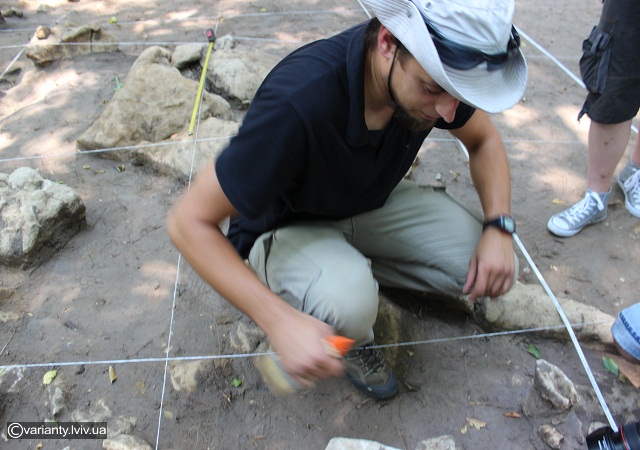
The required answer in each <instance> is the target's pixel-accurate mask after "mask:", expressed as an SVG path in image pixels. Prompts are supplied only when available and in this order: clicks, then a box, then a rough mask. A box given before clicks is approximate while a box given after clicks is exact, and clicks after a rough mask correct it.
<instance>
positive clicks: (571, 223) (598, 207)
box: [547, 189, 611, 237]
mask: <svg viewBox="0 0 640 450" xmlns="http://www.w3.org/2000/svg"><path fill="white" fill-rule="evenodd" d="M610 193H611V191H609V192H605V193H603V194H598V193H597V192H593V191H591V190H589V189H587V193H586V194H585V196H584V198H583V199H582V200H580V201H579V202H578V203H576V204H575V205H573V206H572V207H571V208H569V209H565V210H564V211H562V212H559V213H558V214H554V215H553V216H551V219H549V222H547V228H548V229H549V231H551V232H552V233H553V234H555V235H557V236H562V237H569V236H573V235H576V234H578V233H579V232H580V231H582V229H583V228H584V227H586V226H587V225H591V224H594V223H598V222H602V221H603V220H604V219H606V218H607V200H608V199H609V194H610Z"/></svg>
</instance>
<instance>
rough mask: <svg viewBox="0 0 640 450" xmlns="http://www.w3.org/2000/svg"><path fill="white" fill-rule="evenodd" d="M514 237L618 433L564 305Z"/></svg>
mask: <svg viewBox="0 0 640 450" xmlns="http://www.w3.org/2000/svg"><path fill="white" fill-rule="evenodd" d="M513 239H514V240H515V241H516V243H517V244H518V247H519V248H520V250H521V251H522V254H523V255H524V257H525V258H526V259H527V262H528V263H529V266H530V267H531V269H533V271H534V272H535V274H536V277H538V280H540V283H541V284H542V287H543V288H544V290H545V291H546V292H547V294H548V295H549V297H550V298H551V301H553V305H554V306H555V307H556V310H557V311H558V314H559V315H560V318H561V319H562V322H563V323H564V324H565V325H566V327H567V331H568V332H569V336H570V337H571V341H572V342H573V346H574V347H575V349H576V352H578V356H579V357H580V361H581V362H582V366H583V367H584V369H585V371H586V372H587V377H589V381H590V382H591V386H593V390H594V391H595V392H596V396H597V397H598V401H599V402H600V406H602V410H603V411H604V414H605V416H607V420H608V421H609V425H610V426H611V428H612V429H613V431H614V432H615V433H617V432H618V426H617V425H616V422H615V420H613V416H612V415H611V411H610V410H609V407H608V406H607V402H606V401H605V400H604V397H603V396H602V392H600V387H599V386H598V383H597V382H596V379H595V378H594V376H593V372H592V371H591V367H590V366H589V363H588V362H587V359H586V358H585V356H584V353H583V352H582V347H581V346H580V343H579V342H578V339H577V338H576V335H575V333H574V332H573V328H572V327H571V323H569V319H567V316H566V315H565V313H564V310H563V309H562V306H560V303H558V300H557V299H556V296H555V295H554V294H553V291H551V288H550V287H549V285H548V284H547V282H546V281H545V279H544V277H543V276H542V274H541V273H540V271H539V270H538V267H537V266H536V264H535V263H534V262H533V259H531V256H529V253H528V252H527V250H526V249H525V247H524V245H523V244H522V241H520V238H519V237H518V235H517V234H516V233H513Z"/></svg>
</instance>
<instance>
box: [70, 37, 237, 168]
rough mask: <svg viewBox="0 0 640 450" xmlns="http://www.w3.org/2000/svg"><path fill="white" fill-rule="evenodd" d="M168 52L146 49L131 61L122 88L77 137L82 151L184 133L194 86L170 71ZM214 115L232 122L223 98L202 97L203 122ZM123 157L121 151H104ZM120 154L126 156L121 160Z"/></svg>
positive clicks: (195, 90) (166, 137)
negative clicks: (133, 61) (131, 64)
mask: <svg viewBox="0 0 640 450" xmlns="http://www.w3.org/2000/svg"><path fill="white" fill-rule="evenodd" d="M170 59H171V53H170V52H169V51H167V50H166V49H164V48H162V47H157V46H155V47H149V48H148V49H146V50H145V51H144V52H142V54H141V55H140V56H139V57H138V59H137V60H136V61H135V63H134V64H133V66H132V67H131V70H130V71H129V74H128V75H127V77H126V79H125V81H124V86H123V87H122V88H121V89H119V90H118V91H116V93H115V94H114V96H113V98H112V100H111V101H110V102H109V105H108V106H107V108H106V109H105V111H104V112H103V113H102V115H101V116H100V117H99V118H98V120H97V121H95V122H94V123H93V124H92V125H91V126H90V127H89V129H88V130H87V131H85V132H84V133H83V134H82V136H80V138H78V148H79V149H80V150H94V149H99V148H114V147H124V146H130V145H134V144H139V143H141V142H159V141H162V140H164V139H168V138H169V137H170V136H172V135H173V134H175V133H178V132H180V131H184V130H186V129H187V128H188V126H189V122H190V120H191V113H192V110H193V105H194V101H195V98H196V95H197V92H198V83H197V82H195V81H194V80H189V79H187V78H185V77H183V76H182V75H181V74H180V71H179V70H178V69H176V68H175V67H173V66H172V65H171V63H170V62H169V60H170ZM211 116H215V117H218V118H219V119H222V120H230V119H231V117H232V114H231V107H230V106H229V104H228V103H227V101H226V100H224V99H223V98H222V97H220V96H218V95H214V94H210V93H208V92H204V94H203V98H202V105H201V118H202V119H201V120H203V119H206V118H208V117H211ZM107 153H108V155H106V156H109V157H116V158H118V157H120V158H121V159H124V158H126V157H127V156H128V155H127V154H126V153H124V152H107ZM123 153H124V155H123Z"/></svg>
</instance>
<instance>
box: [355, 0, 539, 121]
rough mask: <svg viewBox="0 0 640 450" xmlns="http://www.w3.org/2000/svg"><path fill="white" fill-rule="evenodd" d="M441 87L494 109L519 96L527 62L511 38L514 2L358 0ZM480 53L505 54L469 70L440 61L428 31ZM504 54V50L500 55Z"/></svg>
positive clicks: (510, 104) (486, 109) (502, 108)
mask: <svg viewBox="0 0 640 450" xmlns="http://www.w3.org/2000/svg"><path fill="white" fill-rule="evenodd" d="M362 1H363V3H364V5H365V6H366V7H368V8H370V9H371V10H372V11H373V14H374V15H375V16H376V17H377V18H378V20H380V22H381V23H382V25H384V26H385V28H387V29H388V30H389V31H390V32H391V33H392V34H393V35H394V36H395V37H396V38H397V39H398V40H399V41H400V42H401V43H402V44H403V45H404V46H405V47H406V48H407V50H408V51H409V52H410V53H411V54H412V55H413V56H414V58H416V60H417V61H418V63H419V64H420V65H421V66H422V68H423V69H424V70H425V71H426V72H427V74H428V75H429V76H430V77H431V78H433V80H434V81H435V82H436V83H438V84H439V85H440V87H442V88H443V89H444V90H445V91H447V92H448V93H449V94H451V95H452V96H454V97H455V98H457V99H458V100H460V101H462V102H464V103H467V104H469V105H471V106H474V107H476V108H478V109H482V110H484V111H486V112H489V113H497V112H501V111H504V110H506V109H509V108H511V107H512V106H513V105H515V104H516V103H517V102H518V101H520V99H521V98H522V96H523V94H524V91H525V88H526V84H527V64H526V61H525V59H524V56H523V54H522V52H521V50H520V48H519V38H517V42H518V44H517V45H515V46H513V45H511V48H510V49H509V51H508V52H507V49H508V48H509V47H510V43H513V42H514V33H516V37H517V32H516V30H515V28H514V27H513V25H512V19H513V12H514V3H513V1H508V0H362ZM427 23H429V25H430V27H431V28H432V30H436V31H435V32H436V33H437V34H438V35H440V36H442V37H444V39H445V40H447V41H449V42H453V43H455V44H458V45H461V46H464V47H467V48H470V49H474V50H477V51H480V52H482V53H483V54H485V55H499V54H502V55H504V54H505V53H507V54H508V57H505V61H504V62H503V63H502V64H500V65H499V67H491V64H488V63H486V62H482V63H480V64H478V65H476V66H475V67H472V68H468V69H464V70H461V69H456V68H453V67H449V66H447V65H446V64H443V62H442V61H441V58H440V55H439V53H438V50H437V49H436V45H435V44H434V37H433V36H432V33H433V31H430V30H429V29H428V28H427ZM505 56H507V55H505Z"/></svg>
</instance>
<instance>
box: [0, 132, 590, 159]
mask: <svg viewBox="0 0 640 450" xmlns="http://www.w3.org/2000/svg"><path fill="white" fill-rule="evenodd" d="M234 136H235V135H228V136H219V137H212V138H201V139H198V141H197V142H198V143H200V142H213V141H225V140H229V139H231V138H233V137H234ZM189 142H193V139H188V140H182V141H172V142H155V143H154V142H151V143H147V144H135V145H125V146H122V147H108V148H99V149H94V150H77V151H73V152H62V153H55V154H48V155H31V156H15V157H12V158H0V164H2V163H6V162H16V161H29V160H37V159H48V158H61V157H65V156H84V155H91V154H99V153H108V152H119V151H124V150H136V149H141V148H148V147H167V146H172V145H181V144H186V143H189ZM425 142H456V143H459V141H458V140H457V139H455V138H452V137H451V138H447V137H442V138H438V137H428V138H427V139H425ZM502 142H504V143H525V144H571V145H573V144H575V145H582V144H583V142H582V141H580V140H545V139H503V140H502ZM463 151H464V150H463Z"/></svg>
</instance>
